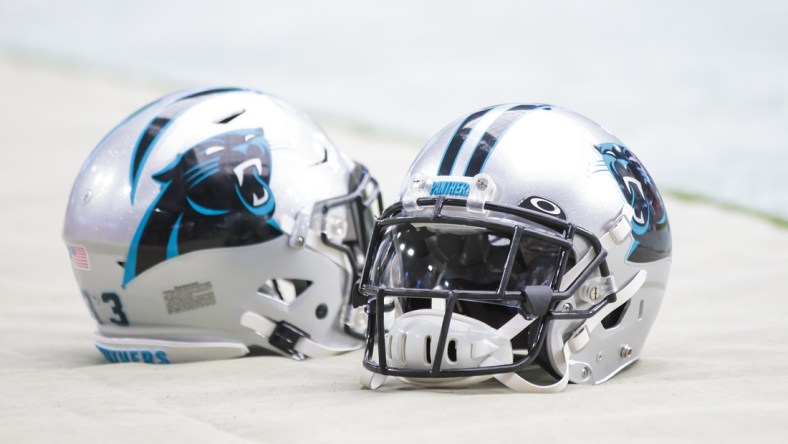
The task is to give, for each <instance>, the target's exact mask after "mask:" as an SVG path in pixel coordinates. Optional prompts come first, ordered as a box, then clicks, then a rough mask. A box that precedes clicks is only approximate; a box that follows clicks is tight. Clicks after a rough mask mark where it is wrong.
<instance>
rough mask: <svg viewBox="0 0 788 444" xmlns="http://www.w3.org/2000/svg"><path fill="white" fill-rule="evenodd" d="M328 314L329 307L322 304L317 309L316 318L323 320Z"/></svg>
mask: <svg viewBox="0 0 788 444" xmlns="http://www.w3.org/2000/svg"><path fill="white" fill-rule="evenodd" d="M327 314H328V306H327V305H326V304H320V305H318V306H317V308H316V309H315V317H316V318H318V319H323V318H325V317H326V315H327Z"/></svg>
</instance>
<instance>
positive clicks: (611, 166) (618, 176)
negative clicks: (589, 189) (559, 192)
mask: <svg viewBox="0 0 788 444" xmlns="http://www.w3.org/2000/svg"><path fill="white" fill-rule="evenodd" d="M594 147H595V148H596V149H597V151H598V152H599V154H601V155H602V160H603V161H604V162H605V166H607V169H608V171H609V172H610V174H611V175H612V176H613V178H614V179H615V180H616V182H617V183H618V187H619V190H620V191H621V194H622V195H623V196H624V200H626V201H627V203H628V204H629V205H630V206H631V207H632V210H633V211H634V214H633V216H632V219H631V220H630V225H631V226H632V233H633V235H634V237H635V242H634V243H633V244H632V248H631V249H630V251H629V256H628V257H627V259H629V260H630V261H632V262H652V261H655V260H658V259H662V258H665V257H668V256H669V255H670V250H671V238H670V225H669V224H668V214H667V212H666V211H665V204H664V203H663V202H662V197H661V196H660V195H659V192H658V191H657V187H656V185H654V181H653V180H652V179H651V176H649V174H648V172H647V171H646V169H645V168H644V167H643V164H642V163H640V160H638V158H637V157H635V154H634V153H632V151H629V149H627V147H625V146H622V145H617V144H615V143H601V144H599V145H595V146H594Z"/></svg>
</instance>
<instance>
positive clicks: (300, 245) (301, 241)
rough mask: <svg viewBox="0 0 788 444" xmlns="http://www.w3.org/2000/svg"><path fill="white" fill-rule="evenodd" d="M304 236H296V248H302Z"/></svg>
mask: <svg viewBox="0 0 788 444" xmlns="http://www.w3.org/2000/svg"><path fill="white" fill-rule="evenodd" d="M304 240H305V239H304V236H298V237H297V238H296V240H295V244H296V246H299V247H303V246H304Z"/></svg>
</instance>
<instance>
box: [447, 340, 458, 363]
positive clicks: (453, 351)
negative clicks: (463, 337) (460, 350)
mask: <svg viewBox="0 0 788 444" xmlns="http://www.w3.org/2000/svg"><path fill="white" fill-rule="evenodd" d="M446 357H447V358H449V362H451V363H452V364H454V363H455V362H457V341H455V340H454V339H452V340H451V341H449V345H448V347H446Z"/></svg>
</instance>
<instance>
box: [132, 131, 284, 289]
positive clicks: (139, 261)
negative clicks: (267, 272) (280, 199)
mask: <svg viewBox="0 0 788 444" xmlns="http://www.w3.org/2000/svg"><path fill="white" fill-rule="evenodd" d="M153 179H154V180H155V181H156V182H158V183H159V184H160V185H161V190H160V191H159V194H158V196H157V197H156V199H155V200H154V201H153V203H152V204H151V205H150V206H149V207H148V210H147V212H146V213H145V215H144V216H143V219H142V221H141V222H140V224H139V226H138V228H137V232H136V233H135V235H134V239H133V240H132V243H131V246H130V248H129V253H128V257H127V259H126V263H125V265H124V276H123V286H124V287H125V286H126V284H128V283H129V282H130V281H131V280H132V279H134V278H135V277H137V276H138V275H140V274H141V273H142V272H144V271H145V270H147V269H149V268H151V267H153V266H154V265H156V264H158V263H161V262H164V261H166V260H169V259H172V258H174V257H177V256H180V255H182V254H186V253H189V252H192V251H197V250H205V249H209V248H221V247H235V246H241V245H251V244H256V243H260V242H265V241H268V240H270V239H273V238H275V237H277V236H279V235H280V234H282V231H281V229H280V228H279V226H278V225H277V224H276V222H275V221H274V220H273V219H272V218H271V217H272V216H273V213H274V208H275V200H274V195H273V193H272V192H271V188H270V187H269V185H268V184H269V182H270V179H271V148H270V146H269V144H268V141H267V140H266V138H265V137H264V136H263V130H262V128H254V129H242V130H234V131H229V132H225V133H222V134H218V135H216V136H213V137H211V138H209V139H206V140H204V141H202V142H200V143H198V144H197V145H195V146H193V147H191V148H190V149H188V150H186V151H185V152H183V153H181V154H180V155H179V156H178V157H177V158H176V159H175V160H174V161H173V162H172V163H170V164H169V165H168V166H166V167H165V168H164V169H162V170H161V171H159V172H158V173H156V174H154V175H153Z"/></svg>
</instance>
